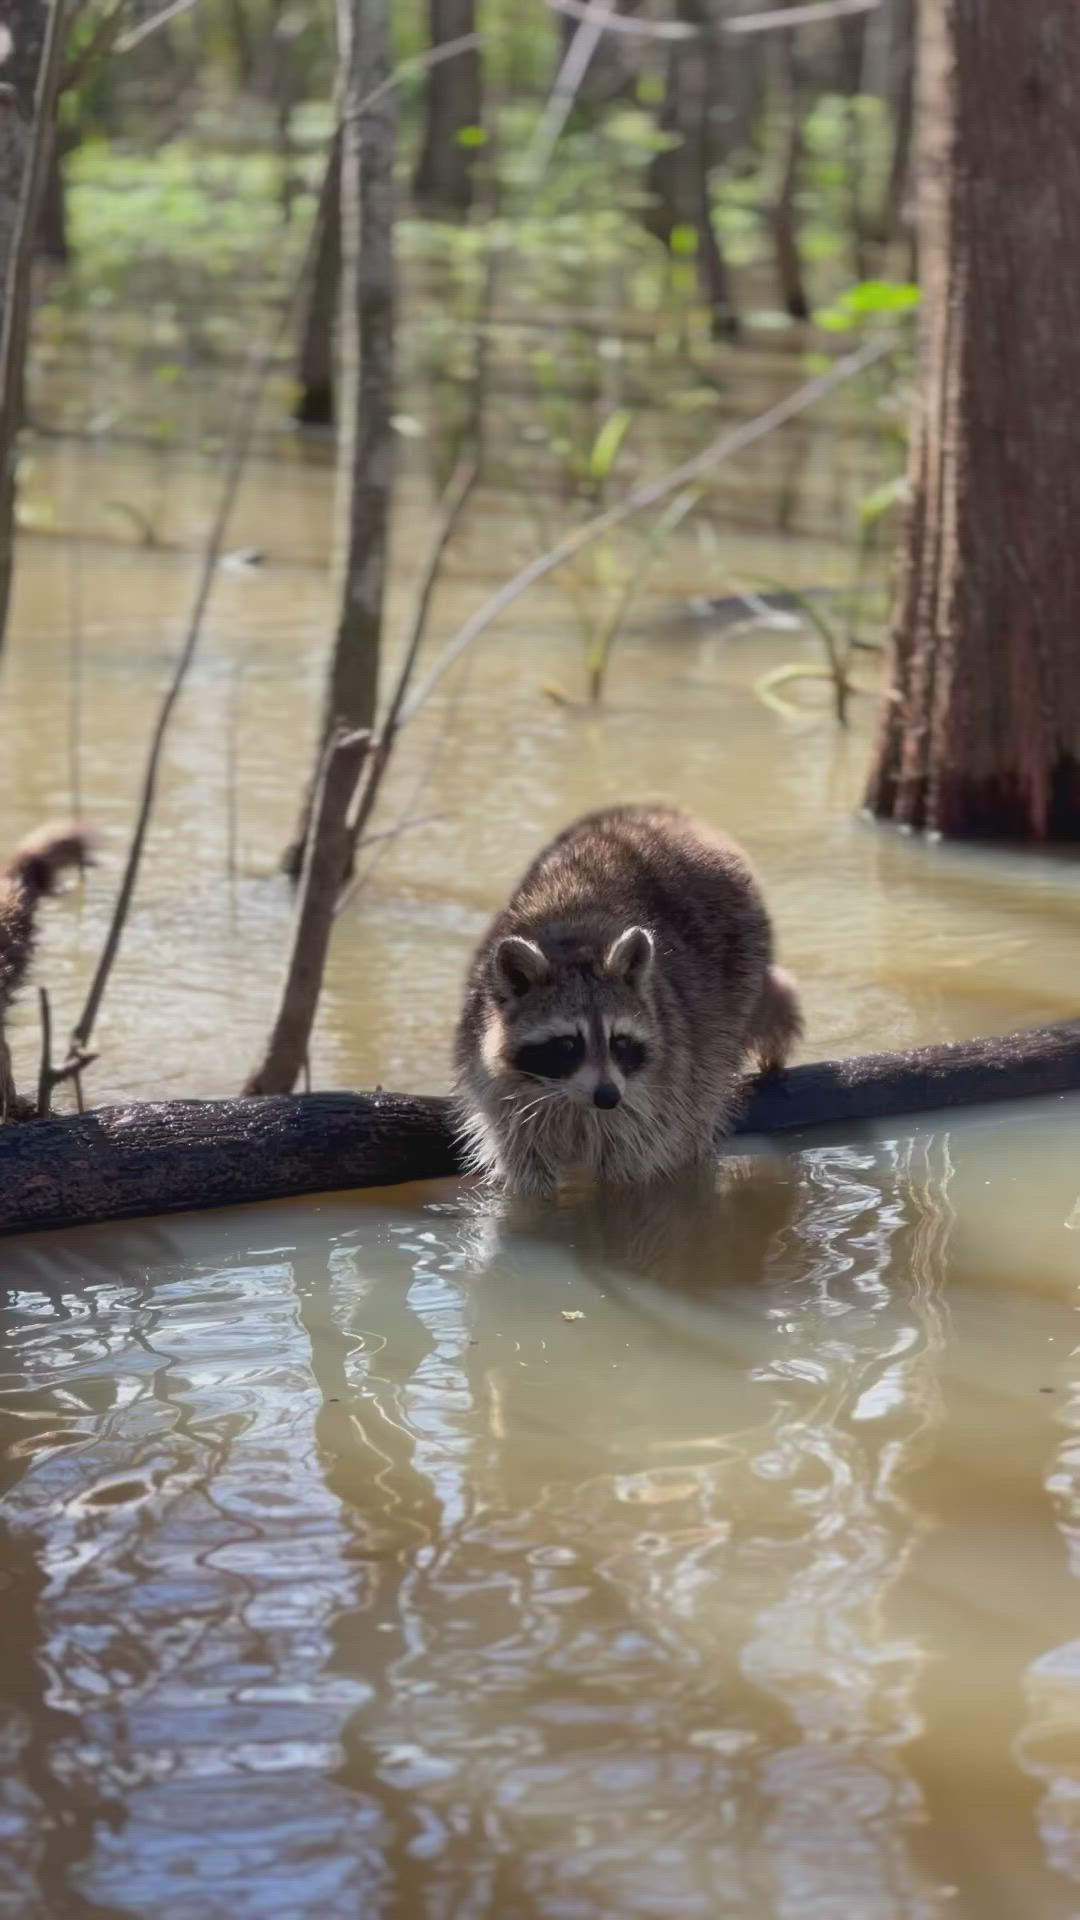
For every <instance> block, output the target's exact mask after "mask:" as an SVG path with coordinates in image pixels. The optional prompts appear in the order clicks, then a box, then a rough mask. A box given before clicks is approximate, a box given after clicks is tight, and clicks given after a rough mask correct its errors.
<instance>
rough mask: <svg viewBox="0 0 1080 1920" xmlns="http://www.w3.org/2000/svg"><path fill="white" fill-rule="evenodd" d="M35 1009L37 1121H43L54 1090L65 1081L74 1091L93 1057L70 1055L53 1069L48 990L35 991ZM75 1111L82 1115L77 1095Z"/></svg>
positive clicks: (80, 1053)
mask: <svg viewBox="0 0 1080 1920" xmlns="http://www.w3.org/2000/svg"><path fill="white" fill-rule="evenodd" d="M38 1006H39V1008H40V1011H41V1065H40V1066H39V1068H38V1084H37V1113H38V1118H39V1119H44V1118H45V1116H46V1115H47V1114H48V1113H50V1112H51V1110H52V1097H53V1094H54V1092H55V1090H56V1088H57V1087H60V1086H63V1084H64V1081H65V1080H74V1082H75V1086H76V1091H77V1092H78V1089H79V1085H80V1081H79V1076H80V1074H81V1073H82V1071H83V1068H84V1067H89V1066H92V1065H93V1062H94V1061H95V1060H96V1059H97V1054H96V1053H82V1052H78V1053H72V1054H70V1055H69V1056H68V1058H67V1059H66V1060H65V1061H64V1064H63V1066H62V1067H54V1066H53V1063H52V1007H51V1006H50V1004H49V995H48V990H47V988H45V987H39V988H38ZM79 1112H80V1113H81V1112H82V1098H81V1094H80V1096H79Z"/></svg>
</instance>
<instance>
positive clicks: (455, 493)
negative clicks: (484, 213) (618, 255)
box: [338, 174, 499, 910]
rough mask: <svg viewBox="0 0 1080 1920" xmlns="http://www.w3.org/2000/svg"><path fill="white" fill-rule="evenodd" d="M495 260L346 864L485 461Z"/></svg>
mask: <svg viewBox="0 0 1080 1920" xmlns="http://www.w3.org/2000/svg"><path fill="white" fill-rule="evenodd" d="M489 190H490V193H491V197H492V205H491V206H489V208H488V219H489V221H490V220H492V219H493V218H494V216H495V213H496V212H497V203H498V187H497V184H496V181H495V177H494V174H492V176H491V179H490V182H489ZM498 268H499V255H498V252H497V250H496V249H495V248H494V247H492V248H489V251H488V256H487V267H486V271H485V274H484V284H483V289H482V292H481V295H480V301H479V305H478V308H477V313H476V325H475V341H476V345H475V352H474V357H473V369H472V382H471V394H470V401H469V408H468V413H467V416H466V419H465V422H464V426H463V431H462V438H461V443H460V452H459V455H458V460H457V464H456V466H455V468H454V471H453V473H452V474H451V476H450V479H449V481H448V483H447V486H446V488H445V490H444V492H443V496H442V500H441V502H440V513H439V519H438V521H437V522H436V526H435V533H434V537H433V539H432V542H431V546H430V549H429V551H428V557H427V563H426V565H425V567H424V570H423V572H422V574H421V577H420V591H419V593H418V595H417V598H416V605H415V608H414V610H413V618H412V626H411V627H410V629H409V636H408V639H407V640H406V643H405V650H404V653H403V655H402V661H401V666H400V668H399V670H398V677H397V680H396V682H395V685H394V691H393V694H392V695H391V698H390V705H389V707H388V709H387V712H386V717H385V719H384V720H383V723H382V726H381V728H380V730H379V735H378V739H377V741H376V743H375V752H374V754H373V755H372V759H371V763H370V766H369V769H368V775H367V779H366V780H365V782H364V789H363V792H362V793H361V796H360V804H359V806H358V808H357V811H356V819H355V821H354V822H353V830H352V849H351V854H350V865H351V863H352V861H354V860H355V856H356V852H357V848H358V847H359V845H360V841H361V838H362V836H363V834H364V831H365V829H366V827H367V826H368V823H369V821H370V819H371V816H372V814H373V812H374V810H375V805H376V802H377V800H378V797H379V789H380V788H381V786H382V782H383V777H384V775H385V773H386V769H387V766H388V764H389V761H390V756H391V754H392V753H393V750H394V745H395V742H396V739H397V735H398V733H399V732H400V729H401V716H402V712H403V710H404V706H405V701H406V698H407V696H408V692H409V688H410V686H411V684H412V678H413V674H414V673H415V671H416V663H417V660H418V659H419V657H420V648H421V645H422V643H423V639H424V635H425V633H426V631H427V623H428V618H429V616H430V613H431V608H432V604H433V602H434V598H435V590H436V587H437V586H438V582H439V575H440V573H441V572H442V563H443V560H444V558H445V556H446V549H447V547H448V546H449V544H450V541H451V540H452V538H453V536H454V532H455V530H456V528H457V526H458V523H459V521H460V519H461V516H462V514H463V513H464V511H465V508H466V506H467V505H468V502H469V498H470V496H471V494H472V491H473V488H474V487H475V485H476V483H477V481H478V479H479V478H480V471H481V468H482V466H483V459H484V415H485V406H486V401H487V387H488V379H487V375H488V346H489V329H490V325H491V316H492V312H493V310H494V306H495V287H496V282H497V279H498ZM358 885H359V882H358V881H356V880H354V881H353V882H352V884H351V885H350V887H349V888H348V890H347V892H346V894H344V895H343V896H342V899H341V900H340V901H339V903H338V906H339V910H340V908H341V907H342V906H344V905H345V902H346V900H347V899H349V900H351V899H352V897H353V895H354V894H355V892H356V890H357V886H358Z"/></svg>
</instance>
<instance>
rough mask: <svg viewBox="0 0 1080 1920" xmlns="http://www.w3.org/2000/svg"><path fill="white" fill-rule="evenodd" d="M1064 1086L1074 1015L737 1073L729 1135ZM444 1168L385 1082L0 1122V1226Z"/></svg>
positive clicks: (176, 1208) (440, 1147) (448, 1133)
mask: <svg viewBox="0 0 1080 1920" xmlns="http://www.w3.org/2000/svg"><path fill="white" fill-rule="evenodd" d="M1078 1091H1080V1022H1078V1023H1075V1024H1071V1025H1067V1026H1058V1027H1044V1028H1040V1029H1039V1030H1038V1031H1036V1032H1032V1033H1015V1034H1009V1035H1007V1036H1006V1037H1005V1038H1003V1039H994V1040H967V1041H960V1042H958V1043H956V1044H954V1045H950V1046H939V1047H918V1048H914V1049H912V1050H910V1051H909V1052H905V1053H877V1054H864V1055H861V1056H858V1057H856V1058H854V1059H851V1060H826V1061H821V1062H818V1063H817V1064H812V1065H809V1066H801V1067H794V1068H792V1070H791V1071H790V1072H789V1073H786V1074H783V1075H781V1076H780V1077H779V1078H777V1079H773V1080H768V1081H750V1082H748V1083H747V1100H746V1104H745V1108H744V1112H743V1116H742V1119H741V1120H740V1122H739V1126H738V1129H737V1131H738V1132H739V1133H741V1134H744V1135H745V1134H776V1133H795V1132H805V1131H806V1130H808V1129H812V1128H814V1129H816V1128H823V1127H828V1128H836V1127H847V1126H850V1127H858V1126H859V1125H860V1124H861V1123H863V1122H866V1121H870V1120H887V1119H892V1118H894V1117H896V1118H898V1117H901V1116H903V1115H912V1114H917V1113H933V1112H937V1111H944V1110H947V1109H949V1108H957V1107H973V1106H981V1105H986V1104H989V1103H991V1102H996V1101H1001V1100H1023V1099H1031V1098H1035V1097H1038V1096H1042V1095H1048V1094H1063V1093H1073V1092H1078ZM458 1170H459V1162H458V1156H457V1149H456V1146H455V1142H454V1137H453V1132H452V1128H451V1125H450V1115H449V1105H448V1102H447V1101H446V1100H444V1099H439V1098H434V1097H425V1096H420V1095H412V1094H399V1093H374V1094H372V1093H304V1094H275V1095H273V1096H270V1097H266V1098H262V1099H258V1098H256V1099H240V1100H169V1101H162V1102H150V1101H148V1102H145V1103H140V1104H138V1105H134V1106H125V1107H102V1108H98V1109H97V1110H94V1111H91V1112H89V1113H84V1114H79V1115H71V1116H67V1117H54V1118H51V1119H47V1120H30V1121H27V1122H25V1123H24V1124H9V1125H7V1126H2V1127H0V1233H4V1234H11V1233H27V1232H30V1231H33V1230H36V1229H40V1228H45V1227H64V1226H81V1225H88V1224H90V1223H92V1222H94V1221H100V1220H124V1219H133V1218H137V1217H139V1216H146V1215H151V1214H163V1213H183V1212H189V1211H192V1210H195V1209H198V1208H206V1207H228V1206H238V1205H241V1204H244V1203H247V1202H251V1201H257V1200H277V1199H284V1198H286V1197H287V1196H289V1195H294V1194H305V1193H329V1192H333V1191H342V1190H346V1189H349V1188H357V1187H389V1186H396V1185H399V1184H401V1183H402V1182H404V1181H411V1180H433V1179H438V1178H440V1177H443V1176H446V1175H451V1174H454V1173H456V1172H457V1171H458Z"/></svg>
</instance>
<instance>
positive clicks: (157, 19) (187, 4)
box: [116, 0, 198, 53]
mask: <svg viewBox="0 0 1080 1920" xmlns="http://www.w3.org/2000/svg"><path fill="white" fill-rule="evenodd" d="M197 5H198V0H171V5H170V6H167V7H163V8H162V10H161V12H160V13H154V14H151V16H150V18H149V20H144V21H143V22H142V23H141V25H140V26H137V27H132V29H131V32H130V33H125V35H124V37H123V39H122V40H118V41H117V42H116V51H117V53H131V52H133V51H134V49H135V48H136V47H141V46H142V43H143V41H144V40H149V38H150V36H151V34H154V33H159V32H160V30H161V28H162V27H167V26H168V25H169V23H170V21H172V20H178V19H179V18H180V15H181V14H182V13H190V12H191V9H192V7H194V6H197Z"/></svg>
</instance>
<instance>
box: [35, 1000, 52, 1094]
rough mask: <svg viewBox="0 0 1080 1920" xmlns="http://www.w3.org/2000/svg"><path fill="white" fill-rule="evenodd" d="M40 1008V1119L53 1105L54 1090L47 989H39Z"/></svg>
mask: <svg viewBox="0 0 1080 1920" xmlns="http://www.w3.org/2000/svg"><path fill="white" fill-rule="evenodd" d="M38 1006H39V1007H40V1009H41V1065H40V1067H39V1068H38V1083H37V1110H38V1117H39V1118H43V1117H44V1115H45V1114H47V1113H48V1111H49V1108H50V1106H51V1105H52V1090H53V1064H52V1008H51V1007H50V1005H49V993H48V988H47V987H39V988H38Z"/></svg>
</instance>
